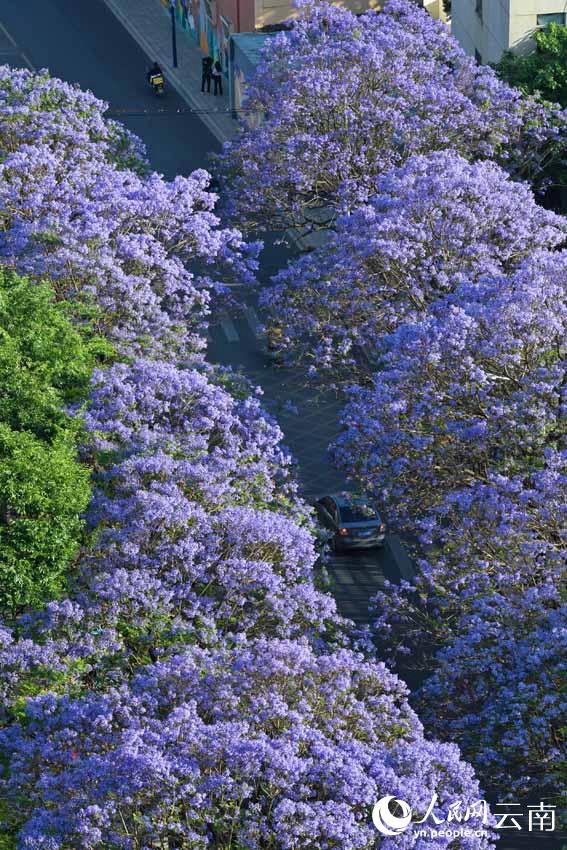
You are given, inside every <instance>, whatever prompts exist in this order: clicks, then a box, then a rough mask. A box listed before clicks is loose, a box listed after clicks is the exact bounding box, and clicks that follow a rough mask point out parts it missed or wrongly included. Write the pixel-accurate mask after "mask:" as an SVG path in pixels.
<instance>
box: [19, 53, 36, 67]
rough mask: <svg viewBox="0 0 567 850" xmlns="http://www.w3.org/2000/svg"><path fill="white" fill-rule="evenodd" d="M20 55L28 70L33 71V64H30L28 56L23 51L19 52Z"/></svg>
mask: <svg viewBox="0 0 567 850" xmlns="http://www.w3.org/2000/svg"><path fill="white" fill-rule="evenodd" d="M20 56H21V57H22V59H23V60H24V62H25V63H26V65H27V66H28V68H29V69H30V71H35V68H34V66H33V65H32V63H31V62H30V60H29V59H28V57H27V56H26V54H25V53H24V52H23V51H22V52H21V53H20Z"/></svg>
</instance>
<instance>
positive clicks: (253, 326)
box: [244, 307, 261, 336]
mask: <svg viewBox="0 0 567 850" xmlns="http://www.w3.org/2000/svg"><path fill="white" fill-rule="evenodd" d="M244 315H245V317H246V321H247V322H248V327H249V328H250V330H251V331H252V333H253V334H254V336H258V334H259V333H260V325H261V322H260V319H259V318H258V314H257V312H256V310H255V309H254V307H247V308H246V310H245V311H244Z"/></svg>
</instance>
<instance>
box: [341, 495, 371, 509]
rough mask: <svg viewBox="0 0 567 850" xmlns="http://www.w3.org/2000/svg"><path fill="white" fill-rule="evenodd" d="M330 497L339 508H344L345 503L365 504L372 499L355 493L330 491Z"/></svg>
mask: <svg viewBox="0 0 567 850" xmlns="http://www.w3.org/2000/svg"><path fill="white" fill-rule="evenodd" d="M331 499H334V501H335V502H336V503H337V505H338V506H339V508H344V507H346V506H347V505H367V504H368V503H369V502H370V503H371V504H372V499H368V498H365V497H364V496H360V495H357V494H356V493H332V494H331Z"/></svg>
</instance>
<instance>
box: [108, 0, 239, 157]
mask: <svg viewBox="0 0 567 850" xmlns="http://www.w3.org/2000/svg"><path fill="white" fill-rule="evenodd" d="M104 2H105V3H106V5H107V6H108V8H109V9H110V10H111V11H112V12H113V13H114V15H115V16H116V17H117V18H118V20H119V21H120V23H121V24H122V25H123V27H124V28H125V29H126V30H128V32H129V33H130V35H131V36H132V37H133V38H134V40H135V41H137V42H138V44H139V45H140V47H141V48H142V50H143V51H144V52H145V53H146V55H147V57H148V60H151V61H154V60H155V61H157V62H159V64H160V65H161V66H162V68H163V69H164V71H165V75H166V80H167V82H168V83H169V84H170V85H171V86H173V88H174V89H176V91H177V93H178V94H179V95H180V96H181V97H182V98H183V99H184V100H185V101H186V102H187V103H188V104H189V107H190V108H192V109H194V110H195V111H196V112H197V113H198V114H199V117H200V118H201V120H202V122H203V124H205V125H206V126H207V128H208V129H209V130H210V131H211V133H212V134H213V135H214V136H216V138H217V139H218V140H219V141H220V142H224V141H226V140H227V139H230V138H232V137H233V136H234V135H235V134H236V129H237V126H238V125H237V122H236V121H235V120H234V119H233V118H231V115H230V110H229V102H228V91H227V89H228V82H227V80H226V79H225V78H223V91H224V94H223V95H217V97H214V96H213V95H212V94H202V93H201V59H202V57H203V53H202V52H201V50H200V48H199V47H198V45H197V44H195V43H194V42H193V41H192V39H191V37H190V36H189V35H188V34H187V33H185V32H183V30H182V29H181V27H179V26H178V27H177V59H178V67H177V68H173V66H172V64H171V62H172V58H171V19H170V18H169V15H168V14H167V11H166V10H165V9H164V7H163V6H162V4H161V3H160V0H104ZM148 64H149V63H148ZM211 90H212V86H211Z"/></svg>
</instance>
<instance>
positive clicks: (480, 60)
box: [474, 49, 482, 65]
mask: <svg viewBox="0 0 567 850" xmlns="http://www.w3.org/2000/svg"><path fill="white" fill-rule="evenodd" d="M474 58H475V59H476V62H477V65H482V56H481V55H480V53H479V52H478V50H476V49H475V52H474Z"/></svg>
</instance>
